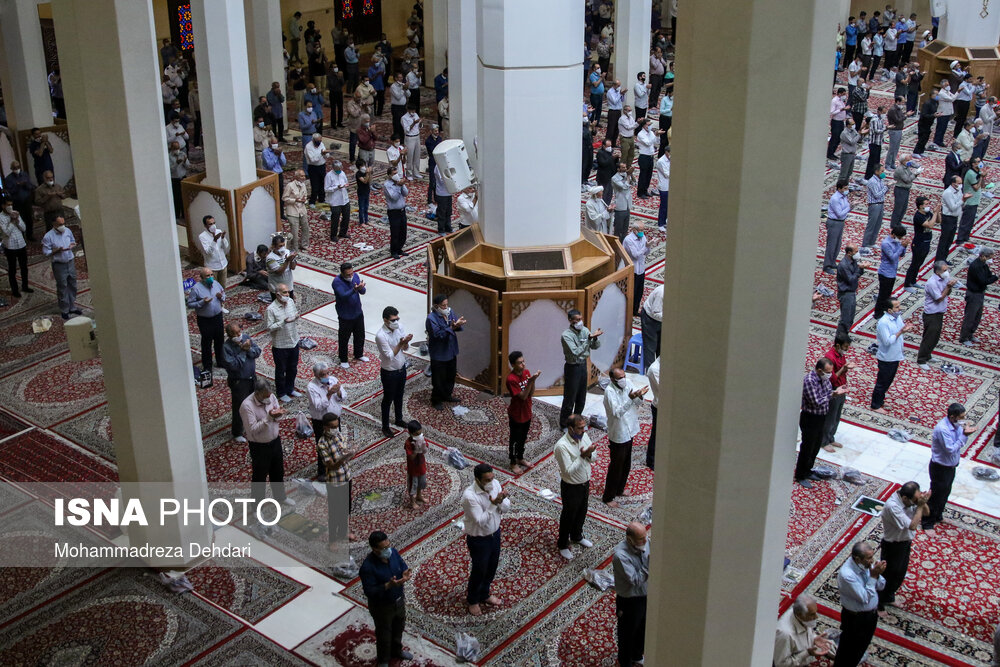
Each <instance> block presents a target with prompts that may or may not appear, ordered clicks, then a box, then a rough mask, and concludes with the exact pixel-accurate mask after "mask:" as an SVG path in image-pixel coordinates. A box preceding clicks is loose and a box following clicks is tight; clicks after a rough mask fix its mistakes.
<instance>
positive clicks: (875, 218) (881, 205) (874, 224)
mask: <svg viewBox="0 0 1000 667" xmlns="http://www.w3.org/2000/svg"><path fill="white" fill-rule="evenodd" d="M865 187H866V189H867V199H868V224H867V225H865V234H864V237H863V239H862V241H861V246H862V247H863V248H869V249H870V248H874V247H875V242H876V241H878V233H879V231H880V230H881V229H882V213H883V212H884V210H885V193H886V192H887V191H888V189H889V188H888V187H886V185H885V168H884V167H882V165H878V168H877V169H876V170H875V172H874V173H872V174H870V175H868V176H866V177H865Z"/></svg>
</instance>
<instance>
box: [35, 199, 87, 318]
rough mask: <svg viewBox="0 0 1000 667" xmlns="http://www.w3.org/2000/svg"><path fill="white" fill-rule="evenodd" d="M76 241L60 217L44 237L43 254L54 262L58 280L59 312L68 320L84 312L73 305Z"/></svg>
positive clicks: (74, 300) (74, 299) (54, 274)
mask: <svg viewBox="0 0 1000 667" xmlns="http://www.w3.org/2000/svg"><path fill="white" fill-rule="evenodd" d="M74 248H76V239H75V238H74V237H73V232H71V231H69V229H67V228H66V220H65V219H64V218H63V217H62V216H61V215H60V216H57V217H56V219H55V220H54V221H53V223H52V229H50V230H49V231H47V232H45V236H43V237H42V253H43V254H44V255H45V256H46V257H48V258H49V259H50V260H51V261H52V275H53V277H54V278H55V279H56V295H57V296H58V298H59V312H61V313H62V318H63V319H64V320H68V319H69V316H70V314H73V315H82V314H83V312H82V311H80V310H79V309H78V308H76V307H75V306H74V305H73V304H74V303H75V302H76V261H75V257H74V255H73V249H74Z"/></svg>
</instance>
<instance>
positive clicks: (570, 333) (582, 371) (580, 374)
mask: <svg viewBox="0 0 1000 667" xmlns="http://www.w3.org/2000/svg"><path fill="white" fill-rule="evenodd" d="M566 317H567V318H569V326H568V327H567V328H566V330H565V331H563V332H562V335H561V336H560V341H561V343H562V350H563V356H564V357H565V360H566V363H565V364H564V365H563V400H562V407H561V408H560V409H559V427H560V428H567V426H568V424H567V420H568V419H569V416H570V414H571V413H572V414H580V413H582V412H583V408H584V406H585V405H586V403H587V359H588V358H589V357H590V351H591V350H596V349H597V348H599V347H600V346H601V341H600V337H601V335H602V334H603V333H604V332H603V331H601V330H600V329H597V330H596V331H594V332H593V333H591V331H590V329H588V328H587V327H586V326H584V324H583V313H581V312H580V311H579V310H577V309H576V308H573V309H572V310H570V311H569V312H567V313H566Z"/></svg>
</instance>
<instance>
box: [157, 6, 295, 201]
mask: <svg viewBox="0 0 1000 667" xmlns="http://www.w3.org/2000/svg"><path fill="white" fill-rule="evenodd" d="M261 1H263V0H261ZM261 13H262V14H270V10H269V9H268V10H266V11H264V10H262V12H261ZM275 15H276V16H277V13H275ZM191 23H192V24H193V27H194V48H195V53H196V54H197V56H196V61H197V67H198V93H199V94H200V100H199V101H200V103H201V120H202V128H203V133H204V138H205V142H204V143H205V184H206V185H214V186H216V187H220V188H225V189H227V190H233V189H235V188H238V187H240V186H243V185H246V184H247V183H250V182H251V181H254V180H256V179H257V171H256V165H255V164H254V152H253V119H252V118H251V116H252V115H253V106H252V105H250V104H249V102H250V101H251V97H250V73H249V69H248V65H247V40H246V23H245V19H244V13H243V0H194V2H192V3H191ZM255 25H256V22H255ZM275 28H276V29H277V30H280V29H281V25H280V21H279V23H278V24H276V26H275ZM258 63H259V61H258ZM258 69H259V67H258ZM264 71H270V70H264ZM275 80H276V81H280V82H282V90H284V77H283V76H282V77H279V78H278V79H275ZM268 88H270V84H268ZM161 113H162V112H161ZM160 134H163V132H162V130H161V132H160Z"/></svg>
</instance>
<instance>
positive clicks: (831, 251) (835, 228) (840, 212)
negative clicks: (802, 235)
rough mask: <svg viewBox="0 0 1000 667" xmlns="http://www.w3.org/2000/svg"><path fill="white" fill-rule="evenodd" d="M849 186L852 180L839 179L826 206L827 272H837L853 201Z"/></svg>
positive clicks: (825, 264)
mask: <svg viewBox="0 0 1000 667" xmlns="http://www.w3.org/2000/svg"><path fill="white" fill-rule="evenodd" d="M849 186H850V182H849V181H848V180H847V179H843V178H842V179H840V180H838V181H837V191H836V192H834V193H833V196H832V197H830V201H829V202H828V204H827V207H826V253H825V254H824V256H823V271H824V272H825V273H830V274H834V273H836V272H837V256H838V255H839V254H840V242H841V239H842V238H843V236H844V223H845V222H846V221H847V216H848V215H850V213H851V202H850V200H848V198H847V193H848V192H849ZM873 244H874V242H873Z"/></svg>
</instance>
